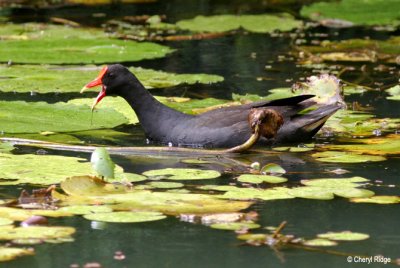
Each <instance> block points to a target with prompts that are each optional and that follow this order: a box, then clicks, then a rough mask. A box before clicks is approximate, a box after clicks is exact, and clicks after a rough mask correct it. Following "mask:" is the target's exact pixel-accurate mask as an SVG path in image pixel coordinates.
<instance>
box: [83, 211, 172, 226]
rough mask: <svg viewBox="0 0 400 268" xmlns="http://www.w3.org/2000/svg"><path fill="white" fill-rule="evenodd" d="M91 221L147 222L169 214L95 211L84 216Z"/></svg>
mask: <svg viewBox="0 0 400 268" xmlns="http://www.w3.org/2000/svg"><path fill="white" fill-rule="evenodd" d="M83 217H84V218H85V219H87V220H91V221H104V222H121V223H122V222H147V221H158V220H162V219H165V218H166V217H167V216H165V215H163V214H162V213H160V212H156V211H132V212H128V211H118V212H109V213H94V214H87V215H84V216H83Z"/></svg>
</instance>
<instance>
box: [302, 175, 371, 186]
mask: <svg viewBox="0 0 400 268" xmlns="http://www.w3.org/2000/svg"><path fill="white" fill-rule="evenodd" d="M366 182H369V180H368V179H366V178H363V177H351V178H340V179H332V178H319V179H312V180H301V183H302V184H304V185H307V186H316V187H325V188H337V189H340V188H348V187H352V188H354V187H358V186H361V185H364V184H365V183H366ZM362 183H364V184H362Z"/></svg>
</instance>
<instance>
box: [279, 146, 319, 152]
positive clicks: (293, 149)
mask: <svg viewBox="0 0 400 268" xmlns="http://www.w3.org/2000/svg"><path fill="white" fill-rule="evenodd" d="M272 150H274V151H278V152H291V153H303V152H309V151H312V150H314V146H312V147H308V146H304V147H285V146H282V147H274V148H272Z"/></svg>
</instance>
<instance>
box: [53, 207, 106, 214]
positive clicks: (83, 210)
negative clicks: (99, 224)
mask: <svg viewBox="0 0 400 268" xmlns="http://www.w3.org/2000/svg"><path fill="white" fill-rule="evenodd" d="M59 211H63V212H68V213H71V214H74V215H85V214H93V213H106V212H112V209H111V208H110V207H107V206H86V205H81V206H67V207H62V208H60V209H59Z"/></svg>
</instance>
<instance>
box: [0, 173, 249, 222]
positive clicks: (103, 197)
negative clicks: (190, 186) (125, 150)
mask: <svg viewBox="0 0 400 268" xmlns="http://www.w3.org/2000/svg"><path fill="white" fill-rule="evenodd" d="M61 188H62V189H63V190H64V191H65V192H66V193H67V194H68V195H69V196H66V197H65V198H64V199H63V200H62V202H63V203H66V204H68V203H71V202H74V200H77V201H79V202H80V203H86V204H90V203H93V202H95V203H97V204H102V203H103V204H110V205H109V206H110V207H111V208H112V209H114V210H126V211H132V210H145V211H149V210H151V211H159V212H162V213H164V214H168V215H179V214H207V213H225V212H236V211H239V210H242V209H246V208H248V207H249V206H250V205H251V203H250V202H242V201H227V200H221V199H218V198H216V197H213V196H210V195H204V194H188V193H176V192H174V193H169V192H151V191H146V190H132V189H129V187H119V188H115V185H113V184H107V183H104V182H102V181H100V180H96V179H93V178H90V177H72V178H69V179H67V180H65V181H64V182H63V183H61ZM112 204H115V205H112ZM0 216H1V214H0Z"/></svg>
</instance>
